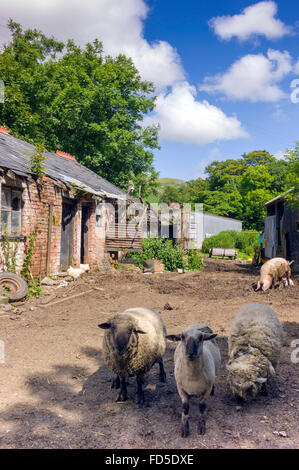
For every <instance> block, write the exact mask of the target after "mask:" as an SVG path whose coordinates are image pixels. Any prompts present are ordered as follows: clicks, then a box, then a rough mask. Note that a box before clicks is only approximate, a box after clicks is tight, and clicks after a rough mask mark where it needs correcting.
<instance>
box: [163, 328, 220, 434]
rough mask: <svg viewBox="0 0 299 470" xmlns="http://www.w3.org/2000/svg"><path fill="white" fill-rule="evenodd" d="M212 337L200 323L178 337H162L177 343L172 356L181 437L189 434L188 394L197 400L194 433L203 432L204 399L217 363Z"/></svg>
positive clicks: (218, 357) (217, 352) (210, 393)
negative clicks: (197, 419) (196, 423)
mask: <svg viewBox="0 0 299 470" xmlns="http://www.w3.org/2000/svg"><path fill="white" fill-rule="evenodd" d="M216 336H217V335H216V334H214V333H213V331H212V330H211V329H210V328H209V327H208V326H206V325H203V324H201V323H195V324H193V325H190V326H189V327H188V328H187V329H186V330H185V331H184V332H183V333H181V334H176V335H167V336H166V338H167V339H169V340H171V341H180V342H179V344H178V345H177V347H176V350H175V353H174V363H175V368H174V375H175V379H176V384H177V389H178V393H179V395H180V397H181V400H182V405H183V410H182V418H181V435H182V437H187V436H188V435H189V398H190V397H191V396H192V395H196V396H198V397H199V411H200V418H199V422H198V433H199V434H204V433H205V430H206V399H207V398H208V397H209V396H210V395H214V382H215V376H216V374H217V372H218V370H219V366H220V361H221V356H220V351H219V348H218V346H217V342H216V339H214V338H215V337H216Z"/></svg>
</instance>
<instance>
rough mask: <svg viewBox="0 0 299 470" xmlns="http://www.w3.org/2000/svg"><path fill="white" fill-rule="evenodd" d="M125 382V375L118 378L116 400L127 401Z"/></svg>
mask: <svg viewBox="0 0 299 470" xmlns="http://www.w3.org/2000/svg"><path fill="white" fill-rule="evenodd" d="M127 399H128V393H127V383H126V379H125V377H122V378H121V380H120V392H119V395H118V398H117V400H116V401H127Z"/></svg>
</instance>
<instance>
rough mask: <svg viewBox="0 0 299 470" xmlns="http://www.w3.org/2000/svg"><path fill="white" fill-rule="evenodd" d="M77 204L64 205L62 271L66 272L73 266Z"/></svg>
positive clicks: (61, 252) (62, 219)
mask: <svg viewBox="0 0 299 470" xmlns="http://www.w3.org/2000/svg"><path fill="white" fill-rule="evenodd" d="M74 214H75V204H73V203H71V202H70V203H69V202H63V203H62V218H61V251H60V269H61V270H62V271H66V270H67V269H68V267H69V266H71V265H72V264H73V244H74Z"/></svg>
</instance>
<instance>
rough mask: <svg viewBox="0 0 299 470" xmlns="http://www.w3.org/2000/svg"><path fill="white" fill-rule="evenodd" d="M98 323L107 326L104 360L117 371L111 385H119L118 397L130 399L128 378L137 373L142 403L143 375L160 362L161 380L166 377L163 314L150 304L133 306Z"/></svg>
mask: <svg viewBox="0 0 299 470" xmlns="http://www.w3.org/2000/svg"><path fill="white" fill-rule="evenodd" d="M98 326H99V327H100V328H103V329H105V334H104V340H103V357H104V361H105V363H106V365H107V367H108V368H109V369H110V370H112V371H113V372H114V373H115V374H116V379H115V380H114V381H113V384H112V388H113V387H115V388H119V387H120V393H119V396H118V399H117V401H126V400H127V386H126V378H127V377H129V376H136V380H137V396H138V400H137V403H139V404H140V405H142V404H143V402H144V392H143V389H142V384H143V377H144V375H145V374H146V373H147V372H148V371H149V370H150V369H151V367H152V366H153V365H154V364H155V363H156V362H157V363H158V364H159V366H160V380H161V382H165V378H166V374H165V371H164V366H163V360H162V357H163V354H164V353H165V349H166V339H165V335H166V329H165V326H164V323H163V320H162V318H161V315H160V314H159V313H157V312H155V311H154V310H151V309H148V308H143V307H138V308H130V309H128V310H125V311H124V312H122V313H119V314H117V315H115V316H113V317H112V318H110V319H109V320H108V321H106V322H105V323H102V324H101V325H98Z"/></svg>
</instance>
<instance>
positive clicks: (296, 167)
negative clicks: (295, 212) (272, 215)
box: [285, 142, 299, 207]
mask: <svg viewBox="0 0 299 470" xmlns="http://www.w3.org/2000/svg"><path fill="white" fill-rule="evenodd" d="M286 159H287V164H288V167H287V175H286V181H285V189H286V190H288V189H290V188H294V190H293V191H292V192H291V193H289V194H288V195H287V200H288V202H289V203H290V204H291V205H295V206H297V207H298V206H299V201H298V194H299V142H297V143H296V146H295V148H294V149H293V150H287V156H286Z"/></svg>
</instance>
